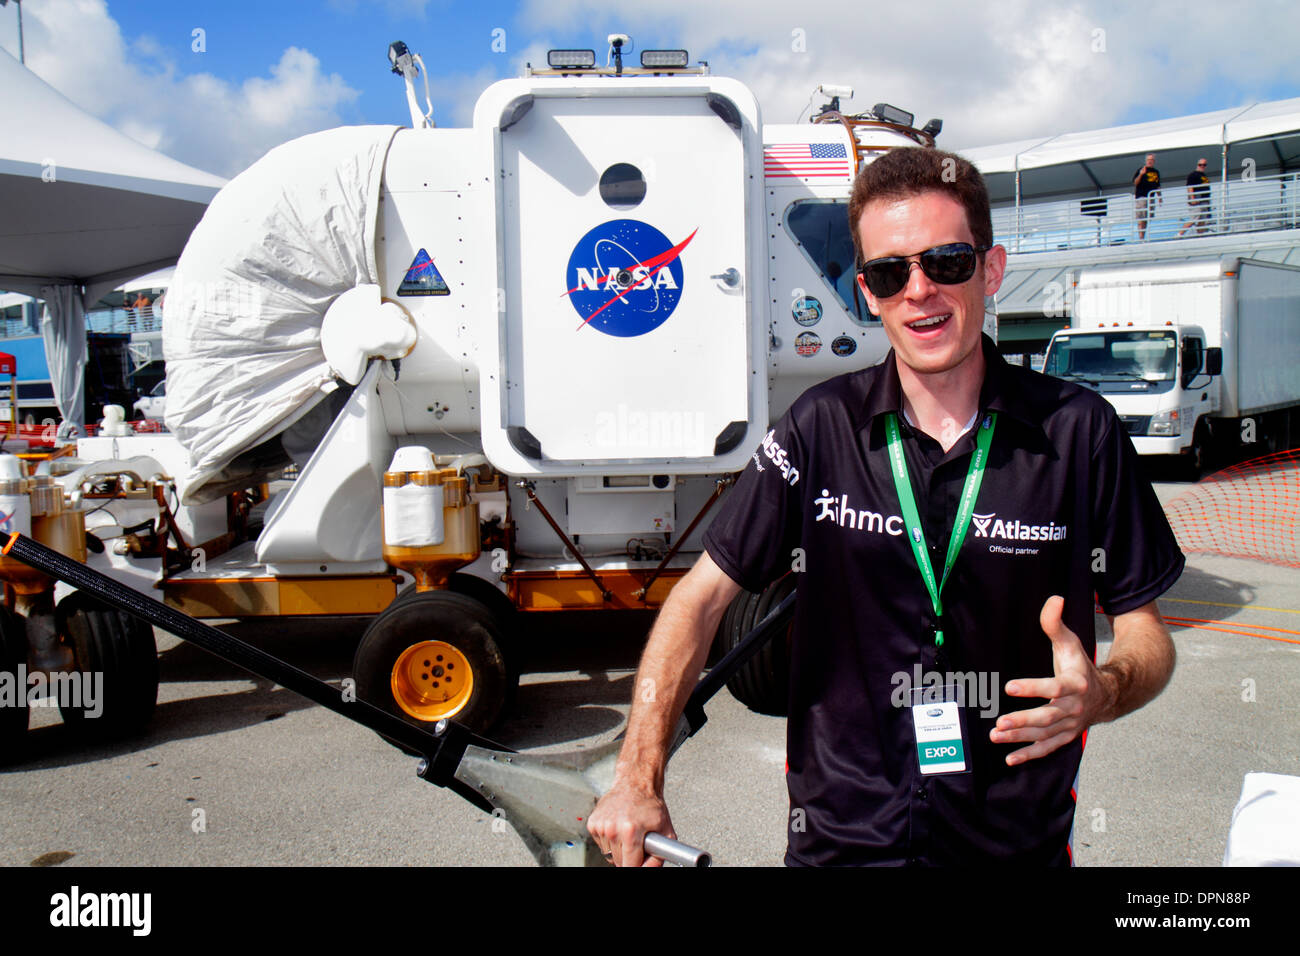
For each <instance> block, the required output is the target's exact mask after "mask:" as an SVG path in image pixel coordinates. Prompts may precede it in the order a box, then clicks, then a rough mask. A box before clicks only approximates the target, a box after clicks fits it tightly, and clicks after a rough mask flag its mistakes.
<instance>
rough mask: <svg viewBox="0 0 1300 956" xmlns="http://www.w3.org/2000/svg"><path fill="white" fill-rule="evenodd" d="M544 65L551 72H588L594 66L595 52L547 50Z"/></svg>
mask: <svg viewBox="0 0 1300 956" xmlns="http://www.w3.org/2000/svg"><path fill="white" fill-rule="evenodd" d="M546 65H547V66H549V67H550V68H551V69H552V70H589V69H591V68H592V67H593V66H595V65H596V51H595V50H547V51H546Z"/></svg>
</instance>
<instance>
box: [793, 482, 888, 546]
mask: <svg viewBox="0 0 1300 956" xmlns="http://www.w3.org/2000/svg"><path fill="white" fill-rule="evenodd" d="M813 504H815V505H818V506H820V507H821V511H820V512H819V513H818V515H817V517H816V518H814V519H813V520H814V521H823V520H826V519H829V520H830V521H831V523H833V524H837V525H839V526H840V527H841V528H853V529H854V530H856V531H874V532H875V533H876V534H880V533H881V532H884V533H886V534H892V535H894V536H895V537H897V536H898V535H900V534H902V533H903V529H904V525H903V519H902V517H901V516H899V515H889V516H888V517H886V516H885V515H883V514H881V513H880V512H878V511H867V510H865V509H857V508H850V507H849V496H848V495H840V496H839V497H838V498H835V497H832V496H831V493H830V489H828V488H823V489H822V496H821V497H820V498H814V499H813Z"/></svg>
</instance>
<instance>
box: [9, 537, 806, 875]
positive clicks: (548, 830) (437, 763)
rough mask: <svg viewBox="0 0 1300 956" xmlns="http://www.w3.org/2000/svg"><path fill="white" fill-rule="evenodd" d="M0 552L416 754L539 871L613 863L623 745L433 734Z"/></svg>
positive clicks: (91, 574) (58, 562) (39, 560)
mask: <svg viewBox="0 0 1300 956" xmlns="http://www.w3.org/2000/svg"><path fill="white" fill-rule="evenodd" d="M3 553H4V554H5V555H8V556H12V557H15V558H18V559H19V560H20V561H23V562H25V563H27V564H29V565H31V566H32V567H34V568H36V569H37V570H39V571H43V572H45V573H46V574H48V575H50V576H51V577H54V578H58V579H59V580H60V581H63V582H65V583H67V584H70V585H72V586H73V587H76V588H78V589H79V590H82V591H85V592H87V593H88V594H91V595H94V596H95V597H97V598H99V599H101V600H103V601H104V602H105V603H107V604H110V605H112V606H113V607H116V608H118V609H119V610H122V611H125V612H126V613H128V614H131V615H134V616H135V617H138V618H140V619H142V620H144V621H148V622H149V623H150V624H152V625H154V626H155V627H160V628H162V629H163V630H165V631H167V632H168V633H169V634H174V635H175V636H176V637H179V638H181V639H182V640H186V641H189V642H190V643H191V644H196V645H198V646H199V647H201V648H203V649H204V650H205V651H208V652H209V653H212V654H215V655H217V656H218V657H220V658H222V659H224V660H226V661H228V662H230V663H231V664H234V665H236V666H238V667H241V668H243V669H244V670H246V671H248V672H250V673H252V674H254V675H256V676H258V677H263V678H265V679H267V680H270V681H274V682H275V683H277V684H279V685H280V686H281V687H284V688H286V689H288V690H291V691H294V692H295V693H298V694H301V695H302V696H303V697H306V698H307V699H308V700H312V701H315V702H316V703H318V704H320V705H321V706H322V707H325V708H327V709H329V710H332V711H334V712H335V713H336V714H340V715H342V716H343V717H346V718H348V719H349V720H352V721H355V722H356V723H358V724H361V725H362V726H363V727H367V728H369V729H370V730H373V731H375V732H376V733H378V734H381V735H382V736H384V737H387V738H388V739H390V740H391V741H393V742H394V743H396V744H398V745H399V746H402V747H405V748H407V749H408V750H411V751H414V752H415V753H417V754H419V755H420V761H419V764H418V766H417V767H416V773H417V775H418V776H419V777H420V778H421V779H422V780H425V781H427V782H428V783H432V784H435V785H437V786H439V787H445V788H446V789H448V790H451V791H453V792H454V793H457V794H459V795H460V796H461V797H463V798H465V799H466V800H468V801H469V802H470V803H472V804H474V806H476V807H478V808H479V809H481V810H484V811H486V812H487V813H491V814H493V815H494V816H503V817H504V818H505V820H506V821H507V822H508V823H509V824H510V825H511V826H513V827H514V829H515V831H516V832H517V833H518V834H519V836H520V837H521V838H522V839H523V841H524V845H525V846H527V847H528V850H529V852H531V853H532V854H533V857H534V859H536V860H537V862H538V863H539V864H540V865H542V866H606V865H608V861H606V860H605V859H604V858H603V857H602V856H601V854H600V850H599V848H598V847H597V846H596V843H595V841H594V840H592V838H591V836H590V834H588V833H587V824H586V820H587V818H588V817H589V816H590V814H591V811H592V809H593V808H594V807H595V806H596V801H597V800H599V799H600V797H601V795H602V794H604V793H605V791H606V790H608V789H609V787H610V786H611V785H612V783H613V779H614V764H615V762H616V761H617V759H618V752H619V749H620V748H621V746H622V743H621V742H620V741H619V740H615V741H613V742H611V743H608V744H604V745H603V746H600V747H596V748H594V749H591V750H576V751H570V752H568V753H563V754H539V755H534V754H521V753H517V752H516V751H514V750H512V749H511V748H509V747H506V746H504V745H503V744H499V743H496V742H495V741H492V740H488V739H487V738H485V737H480V736H478V735H477V734H475V733H472V732H471V731H470V730H468V729H467V728H466V727H464V726H463V725H462V724H458V723H457V722H456V721H454V720H446V719H444V720H440V721H438V722H437V723H436V724H435V725H434V728H433V732H432V733H429V732H428V731H426V730H423V729H422V728H420V727H416V726H413V725H412V724H408V723H407V722H406V721H404V720H402V719H401V718H400V717H396V716H394V715H393V714H390V713H388V712H387V711H384V710H380V709H379V708H378V707H376V706H374V705H373V704H371V703H368V702H367V701H364V700H357V699H356V698H355V696H352V695H348V694H347V693H346V692H345V691H342V690H340V688H338V687H334V686H332V685H330V684H327V683H325V682H324V681H323V680H320V679H319V678H316V677H313V676H312V675H311V674H308V673H307V672H306V671H304V670H300V669H299V668H297V667H294V666H293V665H292V664H289V663H287V662H286V661H282V660H280V659H279V658H278V657H275V656H273V655H271V654H268V653H266V652H265V651H263V650H261V649H259V648H257V647H254V646H253V645H252V644H249V643H247V642H245V641H241V640H239V639H238V638H235V637H232V636H231V635H229V634H227V633H226V632H225V631H222V630H220V629H218V628H215V627H212V626H211V625H209V624H204V623H203V622H202V621H198V620H195V619H194V618H192V617H190V616H189V615H187V614H183V613H181V612H180V611H177V610H176V609H175V608H170V607H168V606H167V605H165V604H163V603H162V602H160V601H155V600H154V599H153V598H150V597H146V596H145V595H143V594H141V593H140V592H139V591H136V590H134V589H133V588H129V587H127V586H126V585H124V584H120V583H119V582H117V581H114V580H113V579H112V578H110V577H108V576H107V575H104V574H100V573H99V572H98V571H95V570H93V569H91V568H88V567H86V566H85V565H84V564H81V563H80V562H78V561H74V560H72V559H71V558H68V557H66V556H65V555H63V554H61V553H59V552H58V551H55V550H53V549H51V548H47V547H46V546H45V545H43V544H38V543H37V542H36V541H33V540H32V539H31V538H29V537H26V536H24V535H21V534H18V533H17V532H15V533H14V534H12V535H10V537H9V540H8V543H7V544H5V546H4V548H3ZM794 601H795V595H794V594H791V595H789V596H788V597H787V598H786V599H785V600H784V601H782V602H781V603H780V604H779V605H778V606H777V607H775V608H774V609H773V610H772V611H771V612H770V613H769V614H768V615H767V616H766V617H765V618H763V620H762V621H761V622H759V624H758V625H757V626H756V627H755V628H754V629H753V630H752V631H750V632H749V634H747V635H746V636H745V638H744V639H743V640H742V641H741V642H740V643H738V644H737V645H736V646H735V647H733V648H732V649H731V650H730V651H729V652H728V653H727V654H726V655H725V656H724V657H723V658H722V659H721V660H720V661H718V663H717V664H716V665H714V666H713V668H712V669H711V670H710V671H709V673H708V674H706V675H705V676H704V678H703V679H702V680H701V681H700V682H699V684H697V685H696V687H695V690H694V691H692V693H691V696H690V698H689V699H688V700H687V702H686V709H685V712H684V713H683V714H682V718H681V720H680V721H679V722H678V724H677V728H676V731H675V732H674V734H673V740H672V743H671V745H670V748H669V756H671V755H672V754H673V753H676V751H677V748H678V747H680V746H681V745H682V744H683V743H684V742H685V741H686V739H687V738H688V737H690V736H692V735H694V734H695V732H696V731H698V730H699V729H700V728H701V727H702V726H704V722H705V721H706V720H707V719H708V718H707V717H706V715H705V713H704V704H705V703H707V702H708V701H709V699H710V698H712V697H713V695H714V694H716V693H717V692H718V691H719V690H720V689H721V688H722V686H723V684H725V683H726V682H727V680H728V679H729V678H730V677H731V676H732V675H733V674H735V672H736V671H737V670H738V669H739V668H740V667H741V666H742V665H743V664H744V663H745V661H747V660H748V659H749V658H750V657H752V656H753V655H754V654H755V653H756V652H757V651H758V650H759V649H760V648H761V647H762V646H763V645H764V644H765V643H766V642H767V641H768V640H769V639H770V638H771V637H772V636H774V635H775V634H777V633H779V632H780V631H781V630H782V628H783V627H784V626H785V625H786V623H787V622H788V621H789V620H790V618H791V617H792V616H793V614H794ZM645 852H646V853H649V854H651V855H653V856H656V857H659V858H660V859H662V860H665V861H667V862H669V863H675V864H677V865H678V866H709V865H710V864H711V863H712V858H711V857H710V856H709V854H708V853H706V852H705V851H703V850H699V849H696V848H695V847H691V846H687V845H686V844H684V843H679V842H678V841H676V840H671V839H669V838H668V837H666V836H664V835H662V834H659V833H649V834H647V835H646V838H645Z"/></svg>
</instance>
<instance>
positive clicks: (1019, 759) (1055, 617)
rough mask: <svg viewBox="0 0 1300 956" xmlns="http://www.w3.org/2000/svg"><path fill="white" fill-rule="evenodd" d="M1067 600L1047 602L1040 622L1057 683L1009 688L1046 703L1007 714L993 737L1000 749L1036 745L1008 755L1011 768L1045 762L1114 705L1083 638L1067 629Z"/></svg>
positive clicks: (1031, 681) (1046, 680) (1036, 680)
mask: <svg viewBox="0 0 1300 956" xmlns="http://www.w3.org/2000/svg"><path fill="white" fill-rule="evenodd" d="M1064 608H1065V600H1064V598H1061V597H1059V596H1057V595H1053V596H1052V597H1049V598H1048V599H1047V603H1045V604H1044V605H1043V610H1042V612H1041V613H1040V614H1039V617H1038V622H1039V624H1040V625H1041V626H1042V628H1043V631H1044V633H1046V634H1047V636H1048V638H1050V639H1051V641H1052V670H1053V672H1054V673H1055V675H1056V676H1055V677H1021V678H1016V679H1015V680H1012V681H1008V682H1007V688H1006V689H1007V693H1008V694H1009V695H1011V696H1012V697H1045V698H1047V701H1048V702H1047V703H1046V704H1043V705H1042V706H1041V707H1033V708H1030V709H1029V710H1018V711H1016V712H1015V713H1012V714H1003V715H1002V716H1001V717H999V718H998V722H997V725H996V726H995V727H994V728H993V730H991V731H990V732H989V739H990V740H992V741H993V742H994V743H995V744H1006V743H1020V742H1021V741H1032V743H1031V744H1030V746H1028V747H1021V748H1020V749H1019V750H1015V751H1012V752H1011V753H1009V754H1007V764H1008V765H1009V766H1015V765H1016V764H1019V763H1024V762H1025V761H1026V760H1033V759H1034V758H1036V757H1044V756H1046V755H1047V754H1050V753H1051V752H1052V751H1054V750H1056V749H1058V748H1060V747H1063V746H1065V745H1066V744H1068V743H1069V742H1070V741H1072V740H1074V738H1076V737H1078V736H1079V735H1080V734H1081V733H1083V732H1084V731H1085V730H1087V729H1088V727H1089V726H1091V725H1092V724H1095V723H1097V721H1098V720H1100V719H1101V718H1102V715H1103V714H1105V713H1107V712H1108V711H1109V710H1110V708H1111V705H1112V703H1113V698H1114V695H1115V690H1114V688H1113V687H1112V686H1111V683H1112V682H1111V681H1108V680H1106V678H1105V677H1104V676H1103V675H1102V673H1101V672H1100V671H1098V670H1097V667H1096V666H1095V665H1094V664H1093V663H1092V660H1091V659H1090V658H1089V657H1088V655H1087V654H1085V653H1084V651H1083V645H1082V644H1080V643H1079V638H1078V637H1077V636H1076V635H1075V633H1074V632H1073V631H1071V630H1070V629H1069V628H1068V627H1066V626H1065V622H1064V621H1062V620H1061V612H1062V610H1063V609H1064Z"/></svg>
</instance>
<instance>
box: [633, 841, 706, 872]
mask: <svg viewBox="0 0 1300 956" xmlns="http://www.w3.org/2000/svg"><path fill="white" fill-rule="evenodd" d="M643 846H644V848H645V851H646V852H647V853H649V854H650V855H651V856H657V857H659V859H661V860H663V861H664V862H665V863H676V864H677V865H678V866H712V865H713V857H711V856H710V855H709V854H708V853H707V852H706V851H705V850H701V849H698V848H697V847H693V846H687V845H686V844H685V843H679V842H678V841H676V840H673V839H670V838H669V837H666V836H664V835H663V834H662V833H647V834H646V835H645V843H644V844H643Z"/></svg>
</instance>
